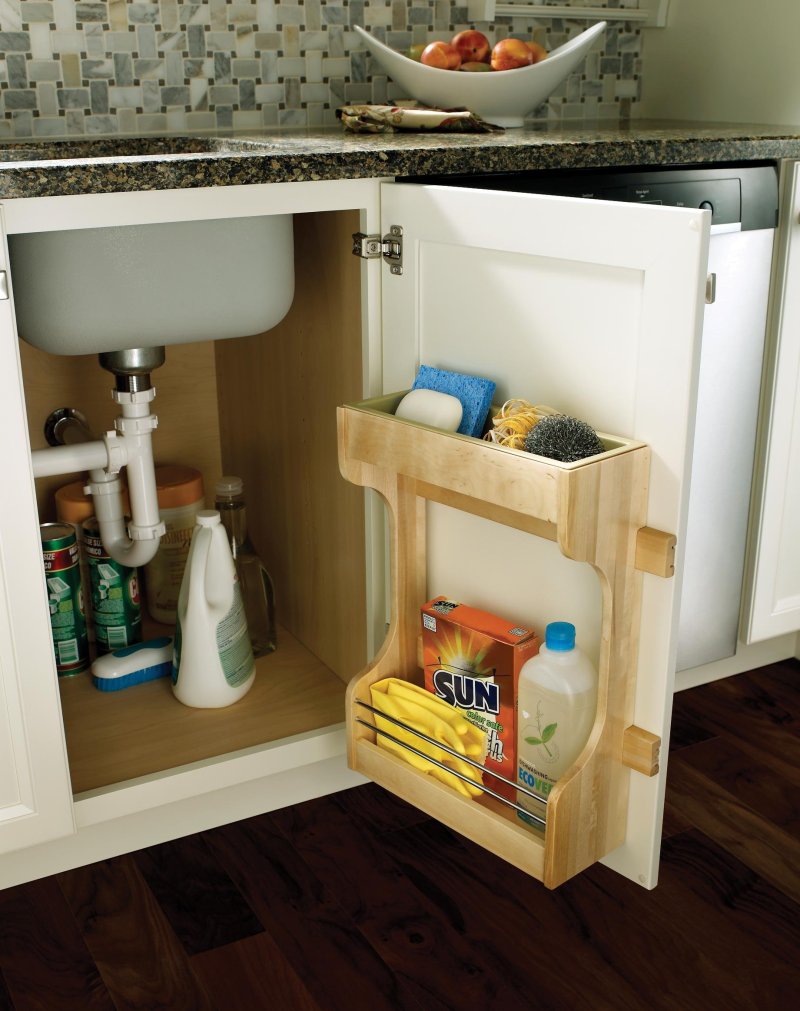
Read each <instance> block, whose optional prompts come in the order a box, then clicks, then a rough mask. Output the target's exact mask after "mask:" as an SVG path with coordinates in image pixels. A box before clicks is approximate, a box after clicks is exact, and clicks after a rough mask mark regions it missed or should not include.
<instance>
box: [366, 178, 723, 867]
mask: <svg viewBox="0 0 800 1011" xmlns="http://www.w3.org/2000/svg"><path fill="white" fill-rule="evenodd" d="M382 216H383V220H382V224H383V230H384V232H386V231H388V229H389V227H390V226H392V225H399V226H401V227H402V229H403V240H404V248H403V273H402V275H399V276H398V275H391V274H390V273H389V272H388V269H387V270H386V271H385V274H384V280H383V333H384V352H383V353H384V390H385V391H386V392H391V391H395V390H400V389H404V388H407V387H408V386H410V385H411V383H412V381H413V379H414V375H415V373H416V369H417V367H418V366H419V365H420V364H427V365H432V366H436V367H440V368H445V369H449V370H452V371H458V372H465V373H468V374H473V375H479V376H485V377H487V378H491V379H493V380H495V381H496V382H497V393H496V396H495V401H496V402H497V403H502V402H503V401H504V400H505V399H507V398H509V397H523V398H525V399H527V400H530V401H532V402H534V403H546V404H549V405H551V406H553V407H556V408H558V409H559V410H561V411H563V412H565V413H568V414H573V415H575V416H577V417H580V418H583V419H584V420H586V421H588V422H589V423H590V424H591V425H592V426H593V427H594V428H596V429H598V430H601V431H604V432H613V433H616V434H619V435H624V436H627V437H630V438H634V439H639V440H642V441H644V442H647V443H648V444H649V445H650V446H651V449H652V466H651V474H650V498H649V509H648V524H649V525H650V526H653V527H656V528H659V529H663V530H668V531H671V532H674V533H677V535H678V545H679V548H678V554H677V559H676V560H677V565H676V569H677V571H678V573H679V570H680V560H681V557H682V550H681V543H682V534H683V530H684V526H685V517H686V499H687V491H688V473H689V465H690V459H689V453H688V451H687V446H688V445H690V440H691V434H692V423H691V419H692V418H693V416H694V411H695V398H696V376H697V363H698V355H699V340H698V335H699V332H700V327H701V323H702V308H703V285H704V282H705V277H706V264H707V257H708V224H709V221H708V218H709V216H708V214H707V213H705V212H701V211H692V210H687V209H674V208H663V207H658V208H656V207H650V206H641V205H635V206H634V205H629V204H619V203H614V204H611V203H607V202H601V201H590V200H580V199H574V198H565V197H551V196H539V195H532V194H518V193H503V192H497V191H492V192H488V191H484V192H482V191H479V190H464V189H448V188H447V187H438V186H437V187H433V186H431V187H427V186H411V185H400V184H394V185H392V184H387V185H385V186H384V187H383V194H382ZM427 549H428V596H433V595H435V594H439V593H443V594H447V595H452V596H453V597H455V598H456V599H460V600H464V601H465V602H466V603H469V604H471V605H473V606H476V607H482V608H486V609H488V610H491V611H495V612H497V613H501V614H503V615H504V616H506V617H508V618H510V619H511V620H514V621H519V622H521V623H523V624H525V623H534V624H535V625H536V626H537V627H539V628H543V627H544V625H545V624H546V623H547V622H548V621H552V620H558V619H563V620H570V621H574V622H575V624H576V626H577V628H578V640H579V644H580V645H581V646H582V648H584V649H585V650H586V651H587V652H588V653H589V654H590V655H592V656H594V657H595V658H597V656H598V653H599V650H600V630H601V609H602V594H601V593H600V592H599V587H598V583H597V580H596V579H595V578H594V574H593V573H592V572H591V571H590V570H588V569H587V567H585V566H582V565H578V564H576V563H575V562H572V561H570V560H569V559H566V558H564V557H563V556H562V555H561V554H560V552H559V551H558V550H557V549H556V548H555V546H554V545H553V544H551V543H549V542H547V541H541V540H539V539H537V538H534V537H528V536H526V535H523V534H521V533H520V532H519V531H511V530H508V529H505V528H503V529H500V528H498V527H497V526H496V525H495V524H492V523H490V522H489V521H487V520H483V519H480V518H478V517H475V516H464V515H463V514H460V513H458V512H456V511H455V510H452V509H448V508H446V507H444V506H438V505H435V504H429V506H428V545H427ZM679 591H680V576H679V574H678V576H677V577H676V578H674V579H670V580H663V579H659V578H658V577H655V576H649V575H645V577H644V592H643V602H642V616H641V629H640V630H639V628H636V629H634V630H632V631H633V642H634V643H635V641H636V637H637V635H638V636H639V664H638V671H639V674H638V678H637V683H636V688H635V698H634V697H633V693H632V697H631V711H630V722H631V723H635V724H636V725H637V726H640V727H643V728H645V729H647V730H650V731H652V732H653V733H655V734H659V735H660V736H661V737H662V740H666V739H667V737H668V733H669V720H670V712H671V700H672V688H673V678H674V667H675V650H676V641H675V638H676V637H675V631H676V615H677V610H678V599H679ZM420 603H421V602H420ZM664 769H665V763H664V762H662V770H661V773H660V774H659V775H658V776H656V777H654V778H652V779H645V778H644V777H642V776H639V775H635V774H634V775H632V776H631V793H630V797H631V802H630V807H629V811H630V816H629V831H628V841H627V842H626V844H625V845H624V846H623V847H621V848H620V850H618V851H615V852H614V853H612V854H611V855H610V856H609V857H608V858H607V861H606V862H607V863H609V864H611V865H612V866H614V867H615V868H617V869H618V870H620V871H621V872H622V873H624V874H626V875H627V876H629V877H632V878H634V879H635V880H638V881H640V882H642V883H644V884H647V885H653V884H654V883H655V877H656V868H657V859H658V848H659V843H660V831H661V813H662V807H663V791H664Z"/></svg>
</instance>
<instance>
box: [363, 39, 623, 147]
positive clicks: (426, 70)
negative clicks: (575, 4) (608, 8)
mask: <svg viewBox="0 0 800 1011" xmlns="http://www.w3.org/2000/svg"><path fill="white" fill-rule="evenodd" d="M353 28H354V30H355V31H356V32H357V33H358V35H359V36H360V38H361V39H362V40H363V42H364V44H365V46H366V47H367V49H368V50H369V52H370V54H371V56H372V58H373V59H374V60H375V62H376V63H377V64H378V65H379V66H380V67H381V68H382V69H383V70H384V71H385V73H386V74H388V75H389V77H391V78H392V80H393V81H394V82H395V83H396V84H398V85H400V87H401V88H402V89H403V91H405V92H406V94H407V95H408V97H409V98H414V99H416V101H418V102H422V103H423V104H424V105H430V106H433V107H435V108H438V109H469V111H470V112H474V113H476V114H477V115H478V116H481V117H482V118H483V119H485V120H486V121H487V123H494V124H495V126H505V127H515V126H522V123H523V120H524V119H525V116H527V115H528V113H530V112H533V110H534V109H535V108H536V107H537V106H538V105H541V103H542V102H544V100H545V99H546V98H548V97H549V96H550V95H552V93H553V92H554V91H555V90H556V88H557V87H558V86H559V85H560V84H561V83H562V82H563V81H565V80H566V79H567V77H568V76H569V75H570V74H571V73H572V72H573V71H574V70H577V68H578V67H579V66H580V65H581V63H582V62H583V60H584V59H585V58H586V55H587V53H588V52H589V50H590V49H591V48H592V46H593V45H594V43H595V42H596V41H597V40H598V39H599V38H600V37H601V36H602V34H603V32H604V31H605V29H606V22H605V21H600V22H598V23H597V24H596V25H592V27H591V28H587V29H586V31H585V32H581V34H580V35H576V36H575V38H573V39H570V40H569V41H568V42H565V43H564V45H563V46H559V47H558V48H557V49H553V50H552V51H551V52H550V53H549V54H548V55H547V58H546V59H543V60H540V61H539V62H537V63H532V64H530V65H529V66H522V67H515V68H514V69H512V70H492V71H491V72H490V73H485V74H478V73H468V72H466V73H465V72H464V71H461V70H444V69H440V68H439V67H432V66H426V65H425V64H424V63H421V62H418V61H417V60H414V59H411V58H410V57H408V56H406V55H404V54H403V53H398V52H396V51H395V50H394V49H391V48H390V47H389V46H387V45H385V44H384V43H383V42H380V41H378V39H376V38H375V37H374V36H373V35H370V33H369V32H366V31H364V29H363V28H360V27H358V25H354V26H353Z"/></svg>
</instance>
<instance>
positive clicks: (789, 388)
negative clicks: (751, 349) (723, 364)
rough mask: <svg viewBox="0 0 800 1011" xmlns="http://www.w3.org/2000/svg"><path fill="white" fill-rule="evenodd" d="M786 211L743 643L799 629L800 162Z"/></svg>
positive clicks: (788, 176) (788, 187) (791, 172)
mask: <svg viewBox="0 0 800 1011" xmlns="http://www.w3.org/2000/svg"><path fill="white" fill-rule="evenodd" d="M783 196H784V200H783V207H784V208H785V213H784V220H783V223H782V228H781V229H780V231H779V235H780V237H781V238H780V240H779V241H780V242H781V243H782V245H781V247H780V249H779V257H778V270H777V276H776V280H775V283H774V288H775V295H774V298H775V299H776V304H775V305H774V307H773V315H772V334H771V338H772V340H773V341H774V343H773V346H772V347H771V349H770V352H771V353H770V356H769V358H768V367H767V381H766V383H765V391H766V394H767V397H766V404H765V409H764V410H763V413H764V422H763V425H762V431H761V433H760V452H759V459H760V461H761V467H762V468H763V469H762V472H761V474H760V475H759V480H758V481H757V484H756V494H755V496H754V499H753V512H754V515H755V529H754V531H753V544H752V550H751V554H750V558H749V560H748V578H747V582H746V587H747V588H748V589H749V593H750V595H749V599H748V600H747V602H746V606H745V621H744V626H745V627H744V635H743V638H744V639H745V641H746V642H748V643H750V642H758V641H760V640H762V639H771V638H773V637H774V636H778V635H782V634H784V633H786V632H794V631H796V630H798V629H800V519H798V517H800V410H798V405H799V404H800V163H794V164H793V165H792V166H791V167H790V168H789V169H787V170H786V172H785V177H784V190H783Z"/></svg>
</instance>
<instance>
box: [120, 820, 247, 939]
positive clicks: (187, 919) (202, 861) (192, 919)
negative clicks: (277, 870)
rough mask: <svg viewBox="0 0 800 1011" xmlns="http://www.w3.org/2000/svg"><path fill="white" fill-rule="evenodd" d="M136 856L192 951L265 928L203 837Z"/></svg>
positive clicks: (167, 844)
mask: <svg viewBox="0 0 800 1011" xmlns="http://www.w3.org/2000/svg"><path fill="white" fill-rule="evenodd" d="M133 859H134V860H135V862H136V864H137V866H138V868H139V870H140V872H141V873H142V876H143V877H144V879H145V881H147V884H148V885H149V887H150V891H151V892H152V893H153V895H154V896H155V899H156V901H157V902H158V904H159V906H160V908H161V911H162V913H163V914H164V916H165V917H166V918H167V920H169V923H170V925H171V926H172V929H173V930H174V931H175V934H176V936H177V938H178V940H179V941H180V943H181V945H182V946H183V949H184V951H185V952H186V953H187V954H188V955H196V954H198V953H199V952H201V951H208V950H209V949H210V948H219V947H221V946H222V945H226V944H230V943H231V942H233V941H238V940H241V939H242V938H243V937H250V936H251V935H252V934H258V933H260V932H261V931H262V930H263V929H264V928H263V927H262V926H261V923H260V922H259V921H258V918H257V917H256V915H255V914H254V913H253V910H252V909H251V908H250V906H248V904H247V902H246V900H245V899H244V897H243V896H242V894H241V892H240V891H239V890H238V889H237V888H236V886H235V885H234V884H233V882H232V881H231V879H230V877H229V876H228V874H227V873H226V872H225V870H224V868H223V867H221V866H220V863H219V861H218V860H217V858H216V857H215V856H214V854H213V853H212V852H211V850H210V849H209V848H208V845H207V844H206V842H205V840H204V839H203V838H202V836H198V835H193V836H186V837H184V838H182V839H175V840H173V841H172V842H168V843H163V844H162V845H160V846H151V847H148V848H147V849H143V850H139V851H138V852H137V853H134V854H133Z"/></svg>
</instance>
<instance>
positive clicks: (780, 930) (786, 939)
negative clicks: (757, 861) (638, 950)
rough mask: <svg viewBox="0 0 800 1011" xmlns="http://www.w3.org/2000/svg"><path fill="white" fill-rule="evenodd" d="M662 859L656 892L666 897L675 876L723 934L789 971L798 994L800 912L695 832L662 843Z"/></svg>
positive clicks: (728, 855)
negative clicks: (739, 938)
mask: <svg viewBox="0 0 800 1011" xmlns="http://www.w3.org/2000/svg"><path fill="white" fill-rule="evenodd" d="M661 854H662V855H661V859H662V872H661V875H662V885H661V887H663V888H664V890H666V891H669V889H670V886H671V882H672V878H673V875H674V876H675V879H676V880H679V881H680V884H681V887H682V888H683V887H688V888H690V889H691V890H692V892H694V894H695V895H696V896H698V897H699V898H701V899H702V900H703V902H704V903H705V904H706V905H708V906H709V907H711V908H713V909H716V910H719V911H720V912H721V914H722V915H723V916H724V919H725V927H726V929H727V928H729V927H730V926H735V927H736V929H737V930H739V931H741V933H742V934H743V935H745V936H747V937H748V938H749V939H750V943H751V944H752V945H753V947H761V948H763V949H764V950H765V951H766V953H767V955H768V956H769V957H770V958H772V957H777V958H778V959H779V960H780V961H781V962H783V963H785V965H787V966H790V967H791V966H793V967H794V969H795V971H796V977H795V978H796V980H797V991H798V993H800V959H798V953H800V906H798V904H797V903H796V902H793V901H792V900H791V899H790V898H789V897H788V896H787V895H785V894H784V892H782V891H781V890H780V889H778V888H775V887H774V886H773V885H771V884H770V883H769V882H768V881H766V880H765V879H764V878H762V877H760V876H759V875H758V874H756V872H755V871H753V870H752V869H751V868H749V867H747V866H746V865H745V864H743V863H742V862H741V861H740V860H737V859H736V858H735V857H734V856H732V855H731V854H730V853H729V852H728V851H727V850H723V849H722V848H721V847H719V846H717V845H715V844H714V843H713V842H712V841H711V840H710V839H708V838H707V837H706V836H704V835H703V834H702V833H701V832H699V831H697V830H696V829H691V830H689V831H688V832H685V833H683V834H681V835H678V836H675V837H673V838H671V839H669V840H667V841H666V842H665V843H664V845H663V847H662V851H661ZM704 922H705V921H704Z"/></svg>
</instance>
